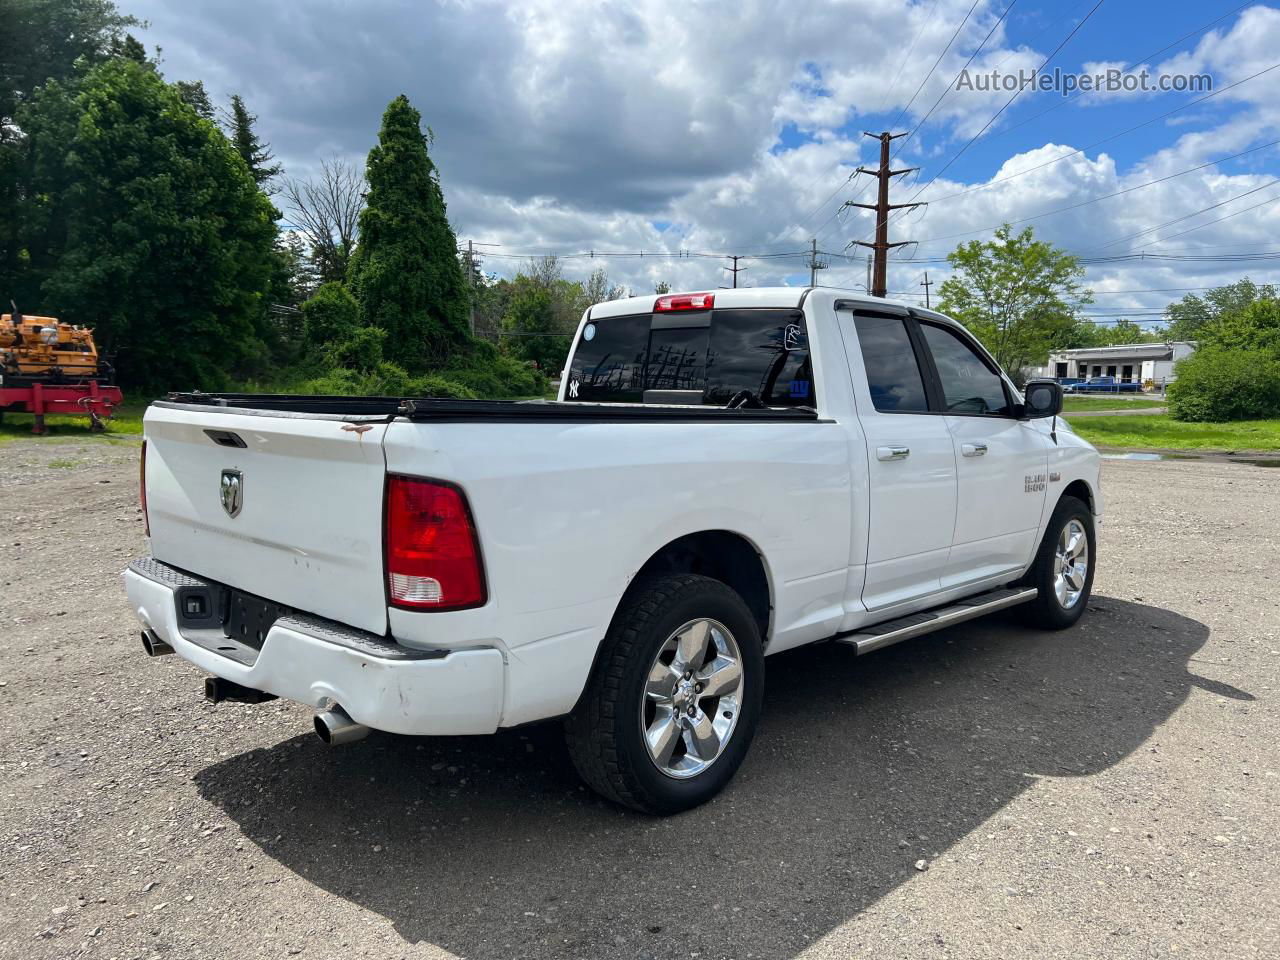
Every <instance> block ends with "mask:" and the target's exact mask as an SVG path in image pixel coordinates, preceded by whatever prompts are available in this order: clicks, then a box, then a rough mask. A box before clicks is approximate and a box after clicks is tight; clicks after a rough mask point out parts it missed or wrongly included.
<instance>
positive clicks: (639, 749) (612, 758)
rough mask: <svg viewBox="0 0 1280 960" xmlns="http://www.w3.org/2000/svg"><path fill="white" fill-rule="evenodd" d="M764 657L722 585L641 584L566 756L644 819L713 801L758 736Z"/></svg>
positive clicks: (573, 728) (569, 729)
mask: <svg viewBox="0 0 1280 960" xmlns="http://www.w3.org/2000/svg"><path fill="white" fill-rule="evenodd" d="M763 690H764V652H763V648H762V644H761V641H760V631H759V629H758V628H757V626H756V622H755V618H754V617H753V616H752V615H751V611H750V610H748V609H747V605H746V604H745V603H744V602H743V600H742V598H741V597H740V596H739V595H738V594H737V593H736V592H734V591H733V590H731V589H730V588H729V587H727V586H725V585H724V584H723V583H721V582H720V581H718V580H713V579H711V578H709V577H701V576H695V575H692V574H676V575H671V576H663V577H655V578H652V579H646V580H644V581H641V582H639V583H637V584H636V585H635V586H634V587H633V588H632V590H631V591H630V593H629V594H628V596H627V598H626V599H625V600H624V602H623V604H622V606H621V607H620V608H619V610H618V612H617V614H615V616H614V619H613V623H612V624H611V626H610V627H609V633H608V634H607V635H606V637H605V639H604V644H603V646H602V647H601V650H600V657H599V660H598V662H597V664H596V668H595V671H594V672H593V674H592V677H591V679H590V680H589V681H588V686H587V689H586V691H585V692H584V694H583V696H582V699H581V700H580V701H579V703H578V706H577V707H576V708H575V709H574V711H573V713H572V714H570V715H569V717H568V718H567V720H566V721H565V739H566V742H567V743H568V747H569V755H570V756H571V757H572V759H573V764H574V766H575V767H576V768H577V770H578V773H579V774H580V775H581V776H582V779H583V780H585V781H586V783H587V785H588V786H590V787H591V788H592V789H593V790H595V791H596V792H597V793H599V794H601V795H603V796H605V797H607V798H608V799H610V800H613V801H614V802H615V803H620V804H622V805H623V806H627V807H631V808H632V809H634V810H639V811H642V812H644V813H651V814H658V815H665V814H671V813H678V812H679V811H681V810H688V809H689V808H691V807H696V806H698V805H699V804H701V803H705V802H706V801H707V800H710V799H711V798H712V797H713V796H715V795H716V794H717V793H719V792H720V791H721V790H722V789H723V788H724V786H725V785H726V784H727V783H728V782H729V781H730V780H731V779H732V778H733V775H734V773H736V772H737V770H738V767H739V766H740V765H741V764H742V760H743V758H744V757H745V756H746V754H747V748H748V747H750V745H751V740H752V737H753V736H754V735H755V730H756V724H757V722H758V720H759V716H760V704H761V701H762V699H763V697H762V694H763Z"/></svg>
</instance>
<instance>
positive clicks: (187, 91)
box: [173, 80, 213, 120]
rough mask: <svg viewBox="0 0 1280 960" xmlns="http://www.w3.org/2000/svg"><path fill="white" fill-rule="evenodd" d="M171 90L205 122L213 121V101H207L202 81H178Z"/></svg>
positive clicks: (207, 95) (207, 97)
mask: <svg viewBox="0 0 1280 960" xmlns="http://www.w3.org/2000/svg"><path fill="white" fill-rule="evenodd" d="M173 88H174V89H175V90H177V91H178V96H180V97H182V99H183V100H185V101H186V102H187V104H188V105H189V106H190V107H191V109H192V110H194V111H195V112H196V113H198V114H200V116H202V117H204V118H205V119H206V120H212V119H213V101H211V100H210V99H209V94H208V93H207V92H206V91H205V89H204V81H203V80H179V81H177V82H176V83H175V84H174V85H173Z"/></svg>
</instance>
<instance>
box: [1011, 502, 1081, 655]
mask: <svg viewBox="0 0 1280 960" xmlns="http://www.w3.org/2000/svg"><path fill="white" fill-rule="evenodd" d="M1097 555H1098V551H1097V544H1096V540H1095V535H1094V529H1093V514H1092V513H1090V512H1089V507H1088V505H1087V504H1085V503H1084V502H1083V501H1080V500H1077V499H1076V498H1075V497H1063V498H1062V499H1061V500H1059V501H1058V505H1057V506H1056V507H1055V508H1054V510H1053V516H1051V517H1050V518H1049V526H1048V527H1047V528H1046V529H1045V532H1044V539H1043V540H1042V541H1041V542H1040V549H1039V550H1038V551H1037V552H1036V559H1035V562H1034V563H1032V565H1031V570H1030V571H1029V572H1028V573H1027V577H1026V582H1027V584H1028V586H1032V587H1035V588H1036V589H1037V590H1038V591H1039V592H1038V594H1037V595H1036V598H1035V599H1034V600H1032V601H1031V602H1030V603H1026V604H1023V606H1022V612H1023V615H1024V617H1025V619H1026V620H1027V622H1028V623H1029V624H1030V625H1032V626H1035V627H1040V628H1041V629H1044V630H1064V629H1066V628H1067V627H1070V626H1072V625H1074V624H1075V622H1076V621H1077V620H1079V619H1080V617H1081V616H1082V615H1083V614H1084V610H1085V607H1086V606H1088V603H1089V597H1090V595H1091V594H1092V592H1093V571H1094V566H1095V558H1096V557H1097Z"/></svg>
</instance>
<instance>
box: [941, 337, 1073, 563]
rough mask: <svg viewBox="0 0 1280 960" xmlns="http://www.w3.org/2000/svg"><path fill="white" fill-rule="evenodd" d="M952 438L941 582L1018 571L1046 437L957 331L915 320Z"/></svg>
mask: <svg viewBox="0 0 1280 960" xmlns="http://www.w3.org/2000/svg"><path fill="white" fill-rule="evenodd" d="M920 332H921V334H922V336H923V339H924V342H925V343H926V344H927V345H928V348H929V354H930V360H931V361H932V363H933V365H934V367H935V369H936V370H937V375H938V382H939V383H940V385H941V388H942V396H943V403H944V405H945V408H946V411H947V416H946V418H945V419H946V422H947V426H948V428H949V429H950V431H951V435H952V437H953V442H954V444H955V454H956V467H957V472H958V491H959V492H958V498H957V510H956V524H955V537H954V540H953V543H952V547H951V555H950V558H949V560H948V561H947V566H946V569H945V571H944V572H943V574H942V586H943V587H944V588H946V587H956V586H961V585H963V584H965V583H969V582H971V581H975V580H981V579H984V578H986V577H992V576H997V575H999V574H1002V573H1011V572H1016V571H1018V570H1020V569H1021V568H1022V567H1023V566H1024V565H1025V564H1026V563H1027V561H1028V560H1029V559H1030V558H1031V554H1032V551H1034V549H1035V546H1036V544H1035V536H1036V532H1037V530H1038V529H1039V527H1040V517H1041V514H1042V513H1043V511H1044V506H1045V490H1046V488H1047V486H1048V483H1047V480H1048V477H1047V476H1046V474H1047V471H1048V458H1049V439H1048V437H1046V435H1045V434H1044V432H1043V431H1042V430H1041V429H1040V427H1039V426H1038V425H1037V423H1036V422H1033V421H1026V420H1018V419H1016V418H1015V416H1014V412H1015V411H1014V406H1013V405H1014V402H1015V399H1016V398H1015V397H1014V396H1013V394H1012V392H1011V391H1010V390H1009V389H1008V388H1007V386H1006V384H1005V382H1004V378H1003V377H1002V376H1001V375H1000V373H999V372H998V370H997V369H996V368H995V366H994V364H993V363H992V362H991V361H990V360H989V359H988V358H987V357H986V356H984V355H983V354H982V353H981V352H980V351H979V350H978V349H977V348H976V347H975V345H974V344H973V342H972V341H971V340H970V339H969V337H968V335H967V334H965V333H964V332H962V331H960V330H958V329H956V328H954V327H952V326H950V325H946V324H941V323H933V322H930V321H928V320H926V319H923V318H921V319H920Z"/></svg>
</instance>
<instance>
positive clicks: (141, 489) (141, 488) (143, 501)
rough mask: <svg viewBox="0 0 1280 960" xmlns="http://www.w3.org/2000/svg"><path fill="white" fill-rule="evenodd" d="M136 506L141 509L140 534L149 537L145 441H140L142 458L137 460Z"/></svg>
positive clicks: (149, 523) (149, 522) (149, 520)
mask: <svg viewBox="0 0 1280 960" xmlns="http://www.w3.org/2000/svg"><path fill="white" fill-rule="evenodd" d="M138 506H140V507H141V508H142V532H143V534H144V535H145V536H148V537H149V536H151V519H150V517H148V516H147V441H145V440H143V441H142V456H140V457H139V458H138Z"/></svg>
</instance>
